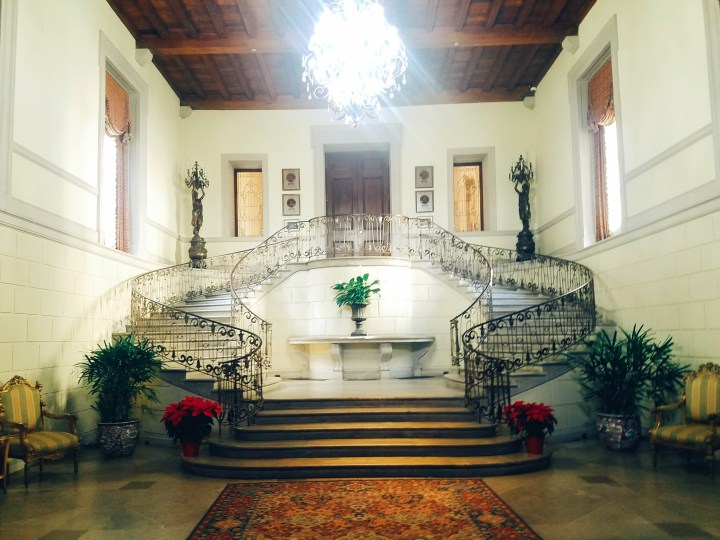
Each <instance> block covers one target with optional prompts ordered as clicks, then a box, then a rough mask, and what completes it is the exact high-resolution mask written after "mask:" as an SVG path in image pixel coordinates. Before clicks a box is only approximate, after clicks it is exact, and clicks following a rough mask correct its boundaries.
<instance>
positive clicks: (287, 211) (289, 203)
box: [282, 193, 300, 216]
mask: <svg viewBox="0 0 720 540" xmlns="http://www.w3.org/2000/svg"><path fill="white" fill-rule="evenodd" d="M282 204H283V216H299V215H300V194H299V193H289V194H287V195H283V196H282Z"/></svg>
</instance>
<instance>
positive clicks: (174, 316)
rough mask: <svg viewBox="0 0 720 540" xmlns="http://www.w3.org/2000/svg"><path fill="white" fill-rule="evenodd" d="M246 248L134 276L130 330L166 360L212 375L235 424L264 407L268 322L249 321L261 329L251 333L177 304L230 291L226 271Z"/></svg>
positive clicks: (227, 419) (228, 417)
mask: <svg viewBox="0 0 720 540" xmlns="http://www.w3.org/2000/svg"><path fill="white" fill-rule="evenodd" d="M246 251H248V250H243V251H238V252H235V253H230V254H226V255H220V256H216V257H210V258H207V259H205V261H204V264H203V267H200V268H198V267H193V266H192V265H191V264H190V263H183V264H178V265H175V266H170V267H166V268H162V269H159V270H154V271H151V272H146V273H144V274H141V275H139V276H136V277H135V278H133V280H132V301H131V320H130V322H131V325H132V328H133V332H134V333H135V334H136V335H137V336H138V337H140V338H145V339H148V340H149V341H150V342H152V343H153V344H154V345H155V347H156V349H157V350H158V352H160V354H161V356H162V357H163V358H164V359H165V360H166V361H167V362H175V363H177V364H180V365H182V366H183V367H185V368H186V369H188V370H190V371H195V372H199V373H203V374H205V375H207V376H210V377H212V378H213V379H214V381H215V385H216V388H215V390H216V391H217V392H218V400H219V401H220V402H221V404H222V405H223V418H222V421H223V422H227V423H233V424H235V423H239V422H243V421H246V420H249V418H251V417H252V416H253V415H254V414H255V412H257V410H259V409H260V408H261V407H262V379H263V369H262V366H263V365H264V364H265V363H266V362H265V358H266V357H265V356H264V355H265V354H267V353H268V351H267V346H268V345H267V344H268V343H269V342H270V339H269V332H270V327H269V326H266V325H265V321H262V322H260V321H257V320H255V321H251V322H253V323H254V324H255V326H259V328H260V330H261V331H260V332H254V331H252V330H250V329H249V328H241V327H239V326H238V325H236V324H235V321H233V324H228V323H223V322H219V321H215V320H212V319H208V318H205V317H201V316H199V315H196V314H194V313H192V312H191V311H188V310H184V309H181V308H179V307H177V306H175V304H177V303H178V302H181V301H184V300H190V299H192V298H195V297H198V296H201V295H205V294H209V293H212V292H217V291H224V290H226V291H229V290H230V271H231V270H232V268H233V267H234V265H235V264H237V261H238V260H239V259H241V258H242V257H243V256H244V253H245V252H246ZM261 335H262V336H263V337H261ZM257 388H260V391H259V392H258V391H257ZM239 395H240V396H242V397H241V398H240V399H238V396H239Z"/></svg>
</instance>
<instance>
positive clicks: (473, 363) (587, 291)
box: [459, 247, 596, 421]
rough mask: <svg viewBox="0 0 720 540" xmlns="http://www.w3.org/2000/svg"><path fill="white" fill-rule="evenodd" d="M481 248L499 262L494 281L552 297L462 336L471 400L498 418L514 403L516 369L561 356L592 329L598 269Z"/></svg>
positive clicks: (493, 261) (467, 391)
mask: <svg viewBox="0 0 720 540" xmlns="http://www.w3.org/2000/svg"><path fill="white" fill-rule="evenodd" d="M479 249H480V250H481V251H482V252H483V253H484V254H485V256H486V257H487V258H488V260H490V261H491V264H492V265H493V271H494V278H495V279H494V284H496V285H504V286H508V287H516V288H518V289H522V290H526V291H531V292H534V293H538V294H540V295H543V296H546V297H549V299H548V300H546V301H545V302H542V303H540V304H538V305H535V306H532V307H528V308H525V309H520V310H518V311H515V312H513V313H509V314H506V315H503V316H502V317H498V318H494V319H491V320H487V321H483V322H480V323H479V324H476V325H474V326H472V327H470V328H469V329H467V330H466V331H465V332H464V333H463V334H462V355H461V359H462V361H463V363H464V366H465V399H466V403H467V405H468V406H469V407H471V408H472V409H474V410H476V411H477V412H478V414H479V415H480V416H481V417H483V416H484V417H486V418H489V419H490V420H493V421H498V420H499V419H500V418H501V411H502V408H503V407H504V406H506V405H508V404H509V403H510V376H511V374H512V373H513V372H514V371H517V370H518V369H519V368H521V367H523V366H528V365H530V364H533V363H537V362H540V361H541V360H543V359H545V358H547V357H549V356H552V355H555V354H558V353H560V352H562V351H564V350H566V349H568V348H569V347H570V346H572V345H573V344H574V343H577V342H578V341H580V340H581V339H582V338H583V337H585V336H587V335H588V334H590V333H591V332H592V330H593V328H594V327H595V323H596V315H595V293H594V285H593V276H592V273H591V272H590V270H589V269H588V268H586V267H585V266H582V265H580V264H577V263H575V262H572V261H567V260H563V259H556V258H553V257H545V256H541V255H536V256H535V257H534V258H533V259H531V260H529V261H524V262H516V260H517V256H518V254H517V252H515V251H513V250H505V249H496V248H486V247H480V248H479ZM464 316H465V315H464V314H461V315H460V316H459V317H461V318H462V317H464Z"/></svg>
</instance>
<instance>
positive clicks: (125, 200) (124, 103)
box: [105, 71, 132, 251]
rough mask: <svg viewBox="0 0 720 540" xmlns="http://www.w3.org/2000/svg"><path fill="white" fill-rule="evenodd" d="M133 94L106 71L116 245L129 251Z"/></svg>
mask: <svg viewBox="0 0 720 540" xmlns="http://www.w3.org/2000/svg"><path fill="white" fill-rule="evenodd" d="M130 126H131V123H130V96H129V95H128V93H127V91H126V90H125V89H124V88H123V87H122V86H121V85H120V83H118V82H117V81H116V80H115V79H114V78H113V77H112V75H110V73H108V72H107V71H106V72H105V133H106V134H107V136H108V137H111V138H113V139H114V140H115V148H116V151H117V153H116V164H115V168H116V175H115V178H116V182H115V201H116V202H115V204H116V211H115V231H116V239H115V248H116V249H119V250H121V251H129V250H130V238H129V237H130V223H129V218H128V216H129V214H130V210H129V194H128V143H129V142H130V138H131V136H132V134H131V131H130Z"/></svg>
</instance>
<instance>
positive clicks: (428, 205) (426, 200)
mask: <svg viewBox="0 0 720 540" xmlns="http://www.w3.org/2000/svg"><path fill="white" fill-rule="evenodd" d="M434 201H435V197H434V196H433V192H432V190H428V191H416V192H415V211H416V212H417V213H421V212H432V211H433V210H435V202H434Z"/></svg>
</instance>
